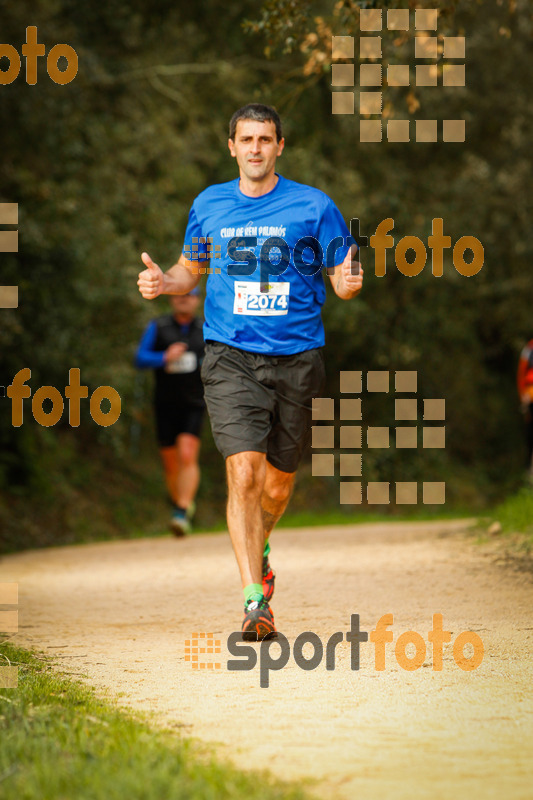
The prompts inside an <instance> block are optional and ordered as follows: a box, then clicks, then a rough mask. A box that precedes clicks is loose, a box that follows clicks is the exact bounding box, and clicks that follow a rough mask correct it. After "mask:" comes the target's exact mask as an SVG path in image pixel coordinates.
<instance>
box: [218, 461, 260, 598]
mask: <svg viewBox="0 0 533 800" xmlns="http://www.w3.org/2000/svg"><path fill="white" fill-rule="evenodd" d="M266 472H267V461H266V455H265V454H264V453H257V452H255V451H250V450H247V451H245V452H243V453H235V454H234V455H232V456H228V458H227V459H226V474H227V478H228V509H227V515H228V529H229V533H230V537H231V543H232V545H233V550H234V551H235V557H236V559H237V564H238V566H239V571H240V574H241V581H242V586H243V588H244V587H245V586H248V585H249V584H251V583H257V584H260V583H261V580H262V564H263V549H264V538H265V534H264V527H263V518H262V511H261V497H262V495H263V490H264V486H265V479H266Z"/></svg>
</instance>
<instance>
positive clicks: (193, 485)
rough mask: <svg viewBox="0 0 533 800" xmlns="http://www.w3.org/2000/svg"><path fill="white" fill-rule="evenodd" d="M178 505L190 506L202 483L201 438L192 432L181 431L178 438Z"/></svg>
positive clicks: (176, 477) (176, 478) (181, 506)
mask: <svg viewBox="0 0 533 800" xmlns="http://www.w3.org/2000/svg"><path fill="white" fill-rule="evenodd" d="M175 449H176V467H177V469H176V475H175V481H176V484H175V486H176V489H175V492H176V501H175V502H176V505H177V506H180V508H189V506H190V505H191V503H192V502H193V500H194V498H195V497H196V492H197V491H198V486H199V484H200V467H199V466H198V456H199V453H200V439H199V438H198V436H194V435H193V434H192V433H180V435H179V436H178V438H177V439H176V448H175Z"/></svg>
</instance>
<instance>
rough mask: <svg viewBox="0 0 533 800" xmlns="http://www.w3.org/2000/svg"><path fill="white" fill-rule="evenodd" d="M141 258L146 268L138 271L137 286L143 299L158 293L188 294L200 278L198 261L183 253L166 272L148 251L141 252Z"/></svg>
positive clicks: (157, 295) (152, 297) (153, 296)
mask: <svg viewBox="0 0 533 800" xmlns="http://www.w3.org/2000/svg"><path fill="white" fill-rule="evenodd" d="M141 258H142V261H143V263H144V264H145V265H146V269H144V270H143V271H142V272H139V279H138V281H137V286H138V287H139V291H140V293H141V294H142V296H143V297H144V299H145V300H154V299H155V298H156V297H159V295H160V294H188V293H189V292H190V291H191V289H194V287H195V286H196V285H197V283H198V281H199V280H200V275H199V272H198V263H197V262H196V261H189V260H188V259H186V258H185V256H184V255H183V253H182V254H181V256H180V257H179V259H178V261H177V263H176V264H174V266H173V267H171V268H170V269H169V270H168V271H167V272H163V270H162V269H161V268H160V267H159V266H158V265H157V264H155V263H154V262H153V261H152V259H151V258H150V256H149V255H148V253H143V254H142V255H141ZM202 266H205V264H204V263H202Z"/></svg>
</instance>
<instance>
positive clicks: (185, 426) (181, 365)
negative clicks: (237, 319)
mask: <svg viewBox="0 0 533 800" xmlns="http://www.w3.org/2000/svg"><path fill="white" fill-rule="evenodd" d="M170 303H171V306H172V313H171V314H165V315H164V316H162V317H158V318H157V319H154V320H152V322H150V323H149V325H148V327H147V328H146V330H145V332H144V334H143V336H142V339H141V341H140V343H139V347H138V348H137V353H136V356H135V363H136V365H137V366H138V367H140V368H141V369H143V368H144V369H153V370H154V372H155V390H154V412H155V423H156V431H157V440H158V443H159V453H160V455H161V461H162V462H163V468H164V470H165V480H166V484H167V491H168V494H169V496H170V499H171V500H172V503H173V505H174V512H173V514H172V519H171V520H170V528H171V530H172V532H173V533H174V534H175V535H176V536H185V535H186V534H187V533H190V532H191V520H192V517H193V514H194V510H195V503H194V499H195V497H196V492H197V491H198V486H199V483H200V467H199V465H198V456H199V452H200V433H201V429H202V423H203V419H204V414H205V402H204V391H203V386H202V379H201V378H200V365H201V362H202V359H203V357H204V337H203V333H202V327H203V322H202V320H201V319H199V318H198V317H197V316H196V311H197V309H198V303H199V296H198V289H196V288H195V289H192V290H191V291H190V292H188V293H187V294H184V295H174V296H172V297H171V298H170Z"/></svg>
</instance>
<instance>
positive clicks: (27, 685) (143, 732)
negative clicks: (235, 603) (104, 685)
mask: <svg viewBox="0 0 533 800" xmlns="http://www.w3.org/2000/svg"><path fill="white" fill-rule="evenodd" d="M0 662H1V663H2V664H3V665H6V664H7V663H8V662H11V663H12V664H16V665H18V667H19V685H18V688H17V689H1V690H0V742H1V747H0V796H1V797H2V798H3V800H137V799H138V800H141V798H142V800H185V798H187V800H204V799H205V800H224V799H225V798H228V800H230V798H231V800H245V799H246V800H252V799H253V800H281V798H286V799H287V800H289V799H290V800H304V798H305V795H304V793H303V792H302V790H301V789H300V788H299V787H298V786H294V785H289V784H283V783H280V782H278V781H276V780H275V779H274V778H272V777H270V776H268V775H266V774H265V773H263V774H260V773H241V772H239V771H237V770H236V769H234V768H233V767H231V766H229V765H227V764H222V763H220V762H217V761H216V760H214V759H213V757H212V755H211V754H210V753H209V751H208V749H207V747H201V746H200V745H199V744H194V743H192V742H190V741H186V740H183V739H181V738H180V736H179V734H177V733H176V732H172V731H170V730H168V731H164V730H163V731H162V730H156V729H154V728H152V727H151V726H150V724H149V722H148V721H147V720H146V719H145V718H143V717H141V716H133V715H131V714H127V713H125V712H123V711H121V710H119V709H118V708H115V707H114V706H113V705H111V704H108V703H106V702H103V701H102V700H100V699H98V698H97V697H96V695H95V694H94V692H93V691H92V690H91V689H90V688H88V687H86V686H84V685H83V684H81V683H79V682H76V681H73V680H70V679H69V678H68V677H67V676H66V675H65V674H60V673H58V672H56V671H53V670H52V666H51V664H50V663H49V662H48V661H46V660H42V659H39V658H37V657H35V656H33V655H32V654H30V653H28V652H26V651H24V650H20V649H18V648H14V647H12V646H10V645H8V644H3V645H0ZM177 691H179V689H178V688H177ZM213 734H214V735H215V734H216V731H214V732H213Z"/></svg>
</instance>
